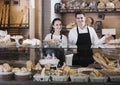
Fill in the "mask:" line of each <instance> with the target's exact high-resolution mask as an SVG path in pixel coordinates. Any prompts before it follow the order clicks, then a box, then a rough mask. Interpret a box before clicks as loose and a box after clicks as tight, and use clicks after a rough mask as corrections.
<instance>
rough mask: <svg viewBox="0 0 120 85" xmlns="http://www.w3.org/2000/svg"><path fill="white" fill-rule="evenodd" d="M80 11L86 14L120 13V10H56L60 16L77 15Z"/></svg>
mask: <svg viewBox="0 0 120 85" xmlns="http://www.w3.org/2000/svg"><path fill="white" fill-rule="evenodd" d="M80 10H82V11H84V12H85V13H120V8H119V9H55V12H56V13H60V14H66V13H75V12H78V11H80ZM117 10H119V11H117Z"/></svg>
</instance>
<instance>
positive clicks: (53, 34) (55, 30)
mask: <svg viewBox="0 0 120 85" xmlns="http://www.w3.org/2000/svg"><path fill="white" fill-rule="evenodd" d="M61 30H62V22H61V19H60V18H55V19H54V20H53V21H52V26H51V30H50V33H49V34H47V35H46V37H45V39H44V41H50V42H53V43H54V42H59V43H61V46H60V47H64V48H66V47H67V37H66V36H65V35H63V34H61ZM48 53H49V54H50V56H52V53H54V54H55V57H56V58H58V59H59V60H60V62H59V64H58V66H62V65H63V62H65V56H64V49H63V48H45V49H44V50H43V54H44V56H46V55H47V54H48Z"/></svg>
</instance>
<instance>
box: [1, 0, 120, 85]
mask: <svg viewBox="0 0 120 85" xmlns="http://www.w3.org/2000/svg"><path fill="white" fill-rule="evenodd" d="M80 9H82V10H83V11H84V12H85V13H86V16H87V17H92V19H93V20H94V22H93V24H92V26H93V28H94V29H95V31H96V33H97V35H98V36H99V38H101V37H102V36H103V35H105V34H106V33H110V34H111V35H113V37H114V39H113V40H111V41H110V42H107V44H103V45H98V46H93V47H92V49H93V52H94V56H93V57H94V59H95V63H94V64H92V65H89V66H88V67H79V66H72V57H73V53H72V51H71V49H75V47H73V48H69V47H66V48H60V47H57V49H62V50H64V52H63V54H64V57H65V62H64V64H63V65H62V66H61V67H58V66H57V64H58V62H59V60H58V59H50V60H46V59H42V57H43V56H44V55H43V54H44V53H43V49H44V47H45V46H44V45H45V43H44V38H45V36H46V35H47V34H48V33H49V30H50V25H51V22H52V20H53V19H54V18H56V17H59V18H61V20H62V24H63V26H62V33H63V34H64V35H66V36H67V37H68V33H69V30H70V29H71V28H73V27H74V26H75V25H76V24H75V17H74V14H75V12H76V10H77V11H79V10H80ZM87 20H88V21H86V22H87V24H90V23H91V20H89V18H88V19H87ZM119 20H120V0H0V84H3V85H8V84H10V85H20V84H21V85H25V84H30V85H34V84H35V85H38V84H56V83H57V84H63V85H64V84H71V85H74V84H80V85H96V83H97V84H100V85H101V84H107V85H110V84H111V85H119V84H120V61H119V60H120V26H119V25H120V21H119ZM47 44H50V43H49V42H48V43H47ZM49 46H50V45H49ZM49 46H48V48H51V46H53V47H52V49H56V46H55V44H53V43H52V45H51V46H50V47H49ZM47 56H49V53H48V55H47ZM52 56H54V55H52ZM4 81H6V82H4Z"/></svg>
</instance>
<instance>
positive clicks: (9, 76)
mask: <svg viewBox="0 0 120 85" xmlns="http://www.w3.org/2000/svg"><path fill="white" fill-rule="evenodd" d="M13 78H14V76H13V73H12V72H0V81H10V80H13Z"/></svg>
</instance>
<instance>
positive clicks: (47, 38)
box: [44, 33, 67, 47]
mask: <svg viewBox="0 0 120 85" xmlns="http://www.w3.org/2000/svg"><path fill="white" fill-rule="evenodd" d="M44 40H45V41H52V40H57V41H60V42H61V44H62V47H67V37H66V36H65V35H63V34H62V39H61V35H54V34H53V36H52V39H51V33H49V34H47V35H46V36H45V39H44Z"/></svg>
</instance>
